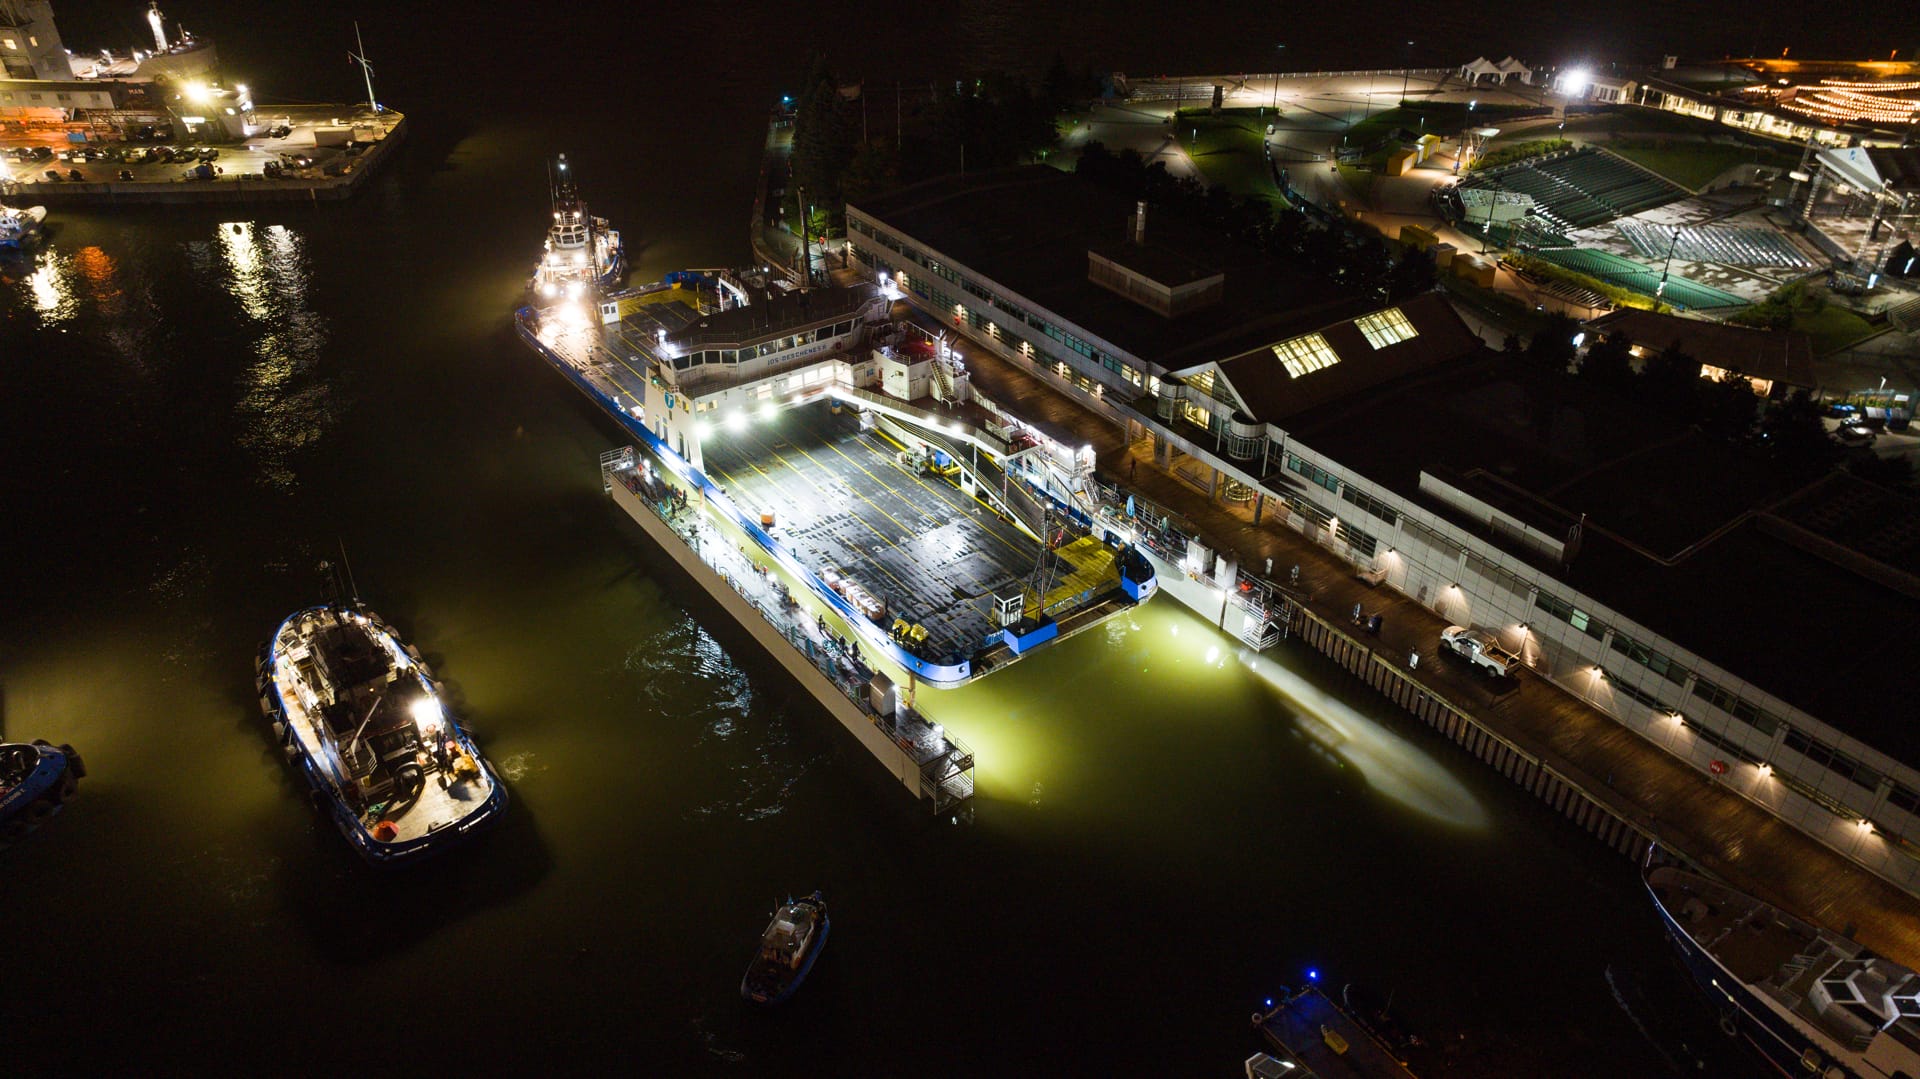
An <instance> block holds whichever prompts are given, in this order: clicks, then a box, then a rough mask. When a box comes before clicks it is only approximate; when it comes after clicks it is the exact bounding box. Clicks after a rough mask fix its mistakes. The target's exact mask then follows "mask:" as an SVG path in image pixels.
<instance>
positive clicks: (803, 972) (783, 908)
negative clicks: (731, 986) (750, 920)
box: [740, 892, 829, 1004]
mask: <svg viewBox="0 0 1920 1079" xmlns="http://www.w3.org/2000/svg"><path fill="white" fill-rule="evenodd" d="M828 928H829V924H828V921H827V901H826V899H825V898H824V897H822V896H821V894H820V893H819V892H814V893H813V894H812V895H810V896H808V897H806V898H805V899H788V900H787V901H786V902H785V903H782V904H781V905H780V908H779V909H778V910H776V911H774V912H773V921H771V922H768V923H767V931H766V932H764V933H762V934H760V951H759V952H758V953H756V954H755V955H754V957H753V962H752V963H751V964H749V965H748V966H747V976H746V977H744V978H742V979H740V995H741V996H742V997H745V998H746V999H747V1000H750V1001H752V1002H753V1003H755V1004H778V1003H780V1002H781V1001H783V1000H785V999H787V998H788V997H790V996H792V995H793V991H794V990H796V989H798V988H800V983H801V982H803V981H806V980H807V972H809V971H811V970H812V969H813V961H814V960H815V959H817V958H819V956H820V949H822V948H824V947H826V945H827V929H828Z"/></svg>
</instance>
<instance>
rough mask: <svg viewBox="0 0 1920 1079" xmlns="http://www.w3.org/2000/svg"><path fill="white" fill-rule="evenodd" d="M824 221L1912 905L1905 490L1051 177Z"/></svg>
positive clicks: (900, 277)
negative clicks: (1751, 448) (1632, 396)
mask: <svg viewBox="0 0 1920 1079" xmlns="http://www.w3.org/2000/svg"><path fill="white" fill-rule="evenodd" d="M847 218H848V231H849V235H850V238H851V251H852V256H853V258H854V259H855V260H856V262H857V263H858V264H859V265H861V266H863V267H865V268H866V269H867V270H868V271H869V272H871V273H872V274H873V275H874V277H875V279H876V281H878V282H882V283H883V284H884V285H885V286H887V287H897V288H899V289H902V290H904V292H905V294H906V295H907V297H908V298H910V299H911V301H912V302H913V303H914V304H916V305H918V306H919V307H920V308H922V309H923V310H925V311H926V312H927V313H929V314H930V315H932V316H935V317H937V318H939V319H941V320H943V321H945V322H947V323H949V324H951V325H952V326H954V327H955V328H956V329H963V330H965V331H966V332H967V334H968V335H969V336H970V337H971V338H972V339H973V341H974V342H975V343H976V344H978V345H979V346H981V347H983V348H985V349H987V350H989V351H991V352H993V353H994V354H996V355H998V356H1000V357H1002V358H1003V359H1006V360H1008V361H1010V362H1012V363H1013V364H1015V365H1016V366H1018V367H1022V368H1024V369H1025V370H1027V371H1029V372H1031V373H1032V374H1034V375H1036V376H1038V377H1040V378H1042V379H1045V380H1047V381H1050V382H1051V383H1053V384H1054V385H1055V386H1057V387H1059V388H1061V389H1063V390H1064V391H1066V392H1067V393H1069V394H1070V395H1072V396H1074V397H1076V398H1077V399H1078V400H1079V401H1080V402H1081V403H1083V404H1084V405H1086V406H1087V407H1088V408H1089V409H1090V410H1091V411H1093V412H1095V413H1096V414H1098V415H1101V416H1104V417H1105V418H1107V419H1108V420H1109V421H1110V422H1112V423H1113V424H1114V425H1115V426H1116V428H1117V429H1119V430H1121V431H1123V432H1124V434H1125V437H1126V438H1127V439H1128V440H1129V441H1130V442H1135V443H1144V441H1145V440H1148V439H1150V440H1151V446H1152V452H1153V453H1154V455H1155V459H1156V460H1157V461H1158V462H1159V463H1161V464H1162V465H1163V466H1164V467H1166V468H1167V469H1168V470H1169V471H1170V472H1171V473H1172V474H1173V475H1175V476H1177V477H1179V478H1180V479H1182V480H1183V481H1185V482H1186V483H1188V484H1189V485H1191V486H1193V487H1194V488H1196V489H1197V490H1199V491H1201V492H1204V493H1205V494H1206V495H1207V496H1208V497H1210V498H1212V499H1214V500H1216V501H1219V502H1222V503H1226V504H1229V505H1233V506H1235V507H1237V508H1238V509H1239V510H1240V511H1241V513H1242V515H1243V516H1247V517H1249V518H1250V519H1251V520H1252V521H1254V522H1255V524H1256V525H1258V526H1261V527H1268V528H1275V529H1279V528H1285V529H1289V530H1292V531H1294V532H1296V533H1299V534H1301V535H1302V536H1305V537H1306V538H1308V539H1309V540H1311V541H1312V542H1314V543H1316V544H1319V545H1320V546H1322V547H1324V548H1326V549H1328V550H1330V551H1332V552H1334V553H1336V554H1337V555H1339V556H1341V557H1343V558H1345V559H1346V560H1348V561H1349V562H1351V563H1352V565H1353V567H1354V572H1355V574H1356V575H1359V576H1362V577H1365V578H1367V579H1368V580H1370V581H1373V582H1375V583H1376V584H1377V585H1378V586H1380V587H1387V588H1393V589H1395V590H1397V591H1399V592H1401V593H1403V594H1405V595H1408V596H1410V597H1414V598H1415V599H1417V600H1418V601H1419V602H1420V603H1422V604H1423V605H1425V606H1427V607H1429V608H1430V609H1432V610H1433V611H1435V612H1436V613H1437V614H1439V615H1440V616H1442V617H1444V618H1446V619H1447V620H1449V621H1451V622H1453V623H1456V624H1459V625H1463V626H1470V627H1477V628H1481V629H1484V630H1487V631H1489V632H1492V633H1494V634H1496V635H1498V636H1499V638H1500V639H1501V641H1502V643H1503V644H1505V645H1506V646H1508V647H1510V648H1512V649H1513V650H1514V651H1516V652H1517V653H1519V654H1520V655H1521V656H1522V658H1523V659H1524V661H1525V663H1526V665H1527V666H1528V667H1529V668H1530V670H1531V672H1532V674H1533V675H1534V676H1538V677H1542V678H1547V679H1550V680H1552V681H1553V682H1554V683H1555V684H1557V685H1558V686H1560V687H1561V688H1562V689H1564V690H1565V691H1567V692H1568V693H1569V694H1571V695H1573V696H1574V697H1577V698H1579V699H1580V700H1582V701H1585V702H1587V703H1588V704H1591V705H1592V706H1593V707H1594V708H1596V709H1599V710H1601V711H1602V712H1604V713H1606V714H1608V715H1610V716H1612V717H1613V718H1614V719H1615V720H1616V721H1617V722H1618V723H1620V724H1621V725H1622V726H1623V727H1624V728H1626V729H1628V730H1630V731H1633V732H1635V733H1636V734H1638V735H1639V736H1641V737H1643V738H1645V739H1646V740H1647V741H1649V742H1652V743H1653V744H1654V745H1656V746H1658V747H1660V748H1662V749H1663V750H1665V751H1667V752H1669V753H1671V754H1672V755H1674V756H1675V757H1677V758H1679V759H1680V760H1682V761H1685V762H1686V763H1687V764H1688V765H1690V766H1692V767H1694V768H1696V769H1698V770H1699V771H1700V772H1701V773H1702V774H1703V776H1706V777H1710V779H1711V781H1712V782H1715V783H1718V784H1721V785H1724V786H1726V787H1728V788H1729V789H1730V790H1732V791H1733V792H1735V793H1737V794H1738V795H1740V796H1742V797H1745V798H1747V799H1748V800H1750V801H1752V802H1754V803H1756V804H1758V805H1760V806H1763V807H1765V808H1766V809H1767V810H1769V811H1770V812H1772V813H1773V814H1775V815H1776V816H1777V817H1778V818H1780V819H1781V820H1783V821H1785V822H1787V823H1789V824H1791V825H1793V826H1794V827H1796V828H1799V829H1800V830H1802V831H1804V832H1805V833H1807V834H1809V835H1811V836H1813V837H1815V838H1817V839H1818V840H1820V841H1822V842H1823V843H1825V844H1827V845H1828V846H1829V847H1831V848H1833V849H1835V850H1837V851H1839V852H1840V853H1842V854H1844V855H1846V856H1848V857H1850V858H1852V859H1854V860H1855V861H1857V862H1859V863H1860V864H1862V865H1864V866H1866V867H1867V868H1869V869H1871V870H1872V871H1874V872H1876V873H1878V874H1879V875H1880V876H1882V877H1884V878H1885V879H1887V880H1889V881H1891V882H1893V883H1894V884H1896V885H1899V886H1900V887H1902V888H1905V889H1907V890H1908V891H1912V892H1920V767H1916V764H1920V728H1916V727H1915V726H1914V725H1913V724H1912V723H1911V722H1910V717H1911V716H1912V714H1913V703H1912V693H1913V689H1912V674H1911V672H1912V671H1913V670H1914V669H1915V664H1916V661H1920V637H1917V636H1916V635H1915V634H1912V633H1911V632H1909V631H1908V628H1907V627H1909V626H1911V625H1912V624H1914V620H1915V619H1916V618H1920V539H1917V538H1916V537H1920V509H1916V507H1915V505H1914V504H1913V502H1912V501H1911V500H1910V499H1906V498H1903V497H1902V496H1898V495H1892V494H1888V493H1885V492H1883V491H1881V490H1880V489H1879V488H1875V487H1872V486H1869V485H1866V484H1863V483H1861V482H1859V481H1856V480H1854V479H1852V478H1851V477H1848V476H1845V475H1842V474H1829V475H1823V476H1819V477H1808V476H1797V477H1795V476H1784V477H1783V476H1780V475H1777V474H1776V472H1775V470H1774V469H1772V468H1771V467H1769V466H1768V465H1767V464H1766V463H1765V462H1762V461H1757V460H1756V459H1754V458H1753V457H1752V456H1751V455H1749V454H1746V453H1744V452H1743V451H1741V450H1740V449H1739V448H1738V447H1735V446H1732V445H1730V444H1726V443H1720V442H1715V441H1712V440H1710V439H1708V438H1707V437H1706V436H1704V435H1702V434H1700V433H1699V432H1697V431H1693V430H1690V429H1678V428H1676V426H1675V425H1674V424H1672V423H1671V422H1669V421H1665V420H1663V419H1661V418H1660V417H1658V416H1652V415H1649V414H1648V413H1647V411H1646V410H1645V409H1643V408H1639V407H1637V406H1635V405H1634V404H1633V403H1631V402H1628V401H1624V400H1612V399H1608V398H1607V397H1605V396H1604V395H1600V396H1596V395H1595V394H1594V392H1593V391H1592V390H1591V389H1590V388H1589V387H1586V386H1584V385H1581V384H1578V383H1575V382H1573V381H1571V380H1568V379H1566V378H1564V377H1563V376H1560V375H1559V374H1557V373H1554V372H1547V371H1542V370H1536V369H1531V368H1529V367H1528V366H1527V365H1526V362H1525V361H1524V359H1521V358H1519V357H1514V356H1508V355H1505V354H1497V353H1493V352H1491V351H1489V350H1488V349H1486V348H1485V346H1484V345H1483V344H1482V343H1481V342H1480V341H1479V339H1478V338H1477V337H1475V336H1474V334H1473V333H1471V332H1470V331H1469V330H1468V329H1467V328H1466V326H1465V325H1464V324H1463V323H1462V322H1461V321H1460V319H1459V317H1458V316H1457V315H1456V314H1455V313H1454V312H1453V311H1452V309H1451V308H1450V307H1449V306H1448V305H1447V304H1446V303H1445V302H1444V301H1443V300H1442V299H1441V298H1440V297H1439V296H1437V295H1434V294H1429V295H1425V296H1420V297H1416V298H1413V299H1409V300H1406V301H1404V302H1401V303H1398V304H1392V305H1389V304H1387V303H1385V302H1384V301H1381V300H1377V299H1366V298H1356V297H1354V296H1353V295H1352V294H1351V293H1350V292H1347V291H1344V290H1340V289H1337V288H1334V287H1333V286H1331V285H1329V284H1328V283H1326V282H1324V281H1322V280H1318V279H1313V278H1308V277H1305V276H1303V275H1301V274H1298V273H1295V272H1293V271H1291V270H1289V269H1288V268H1286V267H1284V266H1281V265H1277V264H1276V263H1275V262H1274V261H1273V260H1271V259H1267V258H1264V257H1262V256H1260V255H1258V254H1257V253H1254V252H1249V251H1244V250H1240V249H1238V248H1237V247H1236V246H1235V245H1234V244H1233V243H1232V242H1231V241H1227V240H1224V239H1222V238H1221V237H1219V236H1218V235H1217V234H1211V233H1209V232H1207V231H1206V230H1205V229H1201V228H1198V227H1196V226H1192V225H1189V224H1187V223H1185V222H1181V221H1176V220H1173V219H1172V218H1171V217H1170V216H1169V217H1167V218H1166V219H1164V220H1160V219H1156V220H1154V221H1148V220H1147V210H1146V208H1145V207H1143V206H1139V205H1135V204H1131V203H1129V202H1128V201H1127V200H1125V199H1123V198H1121V197H1119V196H1116V195H1114V194H1112V193H1109V192H1107V191H1105V190H1103V189H1100V188H1097V187H1094V186H1091V185H1089V184H1086V183H1085V182H1083V181H1081V180H1079V179H1077V178H1075V177H1073V176H1071V175H1069V174H1065V173H1061V172H1058V171H1055V170H1052V169H1048V168H1044V167H1038V166H1035V167H1028V168H1021V169H1013V170H1003V171H998V172H991V173H983V174H975V175H970V176H966V177H948V178H943V179H938V180H932V181H928V182H925V183H922V184H918V185H914V186H911V187H908V188H905V189H902V190H899V191H895V192H892V193H889V194H886V195H882V196H878V197H875V198H871V199H866V200H863V201H861V202H860V203H859V204H857V205H850V206H849V207H848V209H847ZM1170 568H1171V567H1167V566H1161V567H1160V569H1161V572H1162V574H1163V575H1165V574H1167V571H1168V570H1169V569H1170ZM1179 571H1185V572H1188V573H1199V574H1206V573H1208V572H1209V569H1208V567H1205V566H1195V565H1187V566H1183V567H1180V568H1179V570H1176V572H1179ZM1242 576H1244V574H1243V575H1242ZM1811 611H1818V612H1821V616H1820V618H1819V621H1818V623H1817V624H1813V623H1808V622H1807V621H1805V620H1804V619H1803V618H1801V617H1800V614H1801V612H1811Z"/></svg>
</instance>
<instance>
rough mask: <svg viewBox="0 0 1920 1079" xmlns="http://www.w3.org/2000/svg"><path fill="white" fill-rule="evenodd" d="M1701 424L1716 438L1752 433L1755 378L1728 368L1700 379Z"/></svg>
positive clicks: (1738, 437)
mask: <svg viewBox="0 0 1920 1079" xmlns="http://www.w3.org/2000/svg"><path fill="white" fill-rule="evenodd" d="M1699 396H1700V427H1701V429H1702V430H1704V431H1706V432H1707V433H1708V434H1710V435H1713V436H1714V437H1716V438H1724V439H1726V440H1728V441H1730V442H1739V441H1743V440H1745V439H1746V438H1747V436H1749V435H1750V434H1752V433H1753V421H1754V413H1755V410H1756V409H1755V406H1756V404H1757V403H1758V400H1759V399H1758V398H1756V397H1755V396H1754V395H1753V382H1752V380H1751V379H1749V378H1748V377H1747V376H1746V375H1743V374H1741V373H1740V372H1738V371H1728V372H1727V373H1726V374H1724V375H1721V376H1720V377H1719V378H1716V379H1713V380H1712V381H1703V382H1701V383H1700V394H1699Z"/></svg>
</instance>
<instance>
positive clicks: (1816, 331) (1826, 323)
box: [1793, 304, 1873, 356]
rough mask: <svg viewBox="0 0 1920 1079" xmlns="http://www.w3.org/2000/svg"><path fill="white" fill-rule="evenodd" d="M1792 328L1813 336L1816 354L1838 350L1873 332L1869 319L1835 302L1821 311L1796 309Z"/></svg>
mask: <svg viewBox="0 0 1920 1079" xmlns="http://www.w3.org/2000/svg"><path fill="white" fill-rule="evenodd" d="M1793 328H1794V329H1796V330H1798V331H1800V332H1801V333H1804V334H1807V335H1809V336H1810V337H1812V338H1813V351H1814V354H1815V355H1817V356H1824V355H1826V354H1827V353H1829V352H1838V351H1840V350H1841V349H1843V348H1845V347H1847V346H1848V345H1851V344H1853V343H1854V342H1855V341H1858V340H1860V339H1861V338H1862V337H1865V336H1867V335H1868V334H1870V333H1872V332H1873V327H1872V326H1869V325H1867V320H1866V319H1863V318H1861V317H1860V316H1859V315H1856V314H1854V313H1853V312H1851V311H1849V310H1847V309H1846V308H1844V307H1836V306H1834V305H1833V304H1828V305H1826V306H1825V307H1823V308H1821V309H1820V310H1819V311H1808V310H1805V309H1801V310H1798V311H1795V312H1794V313H1793Z"/></svg>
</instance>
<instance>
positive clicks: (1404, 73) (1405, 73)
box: [1400, 40, 1413, 109]
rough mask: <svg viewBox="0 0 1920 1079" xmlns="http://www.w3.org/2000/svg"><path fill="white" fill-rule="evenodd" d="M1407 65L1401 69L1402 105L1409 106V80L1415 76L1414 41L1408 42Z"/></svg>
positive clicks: (1402, 106)
mask: <svg viewBox="0 0 1920 1079" xmlns="http://www.w3.org/2000/svg"><path fill="white" fill-rule="evenodd" d="M1406 63H1407V66H1406V67H1403V68H1401V69H1400V107H1401V108H1403V109H1404V108H1406V107H1407V80H1408V79H1409V78H1412V77H1413V42H1412V41H1411V40H1409V41H1408V42H1407V59H1406Z"/></svg>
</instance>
